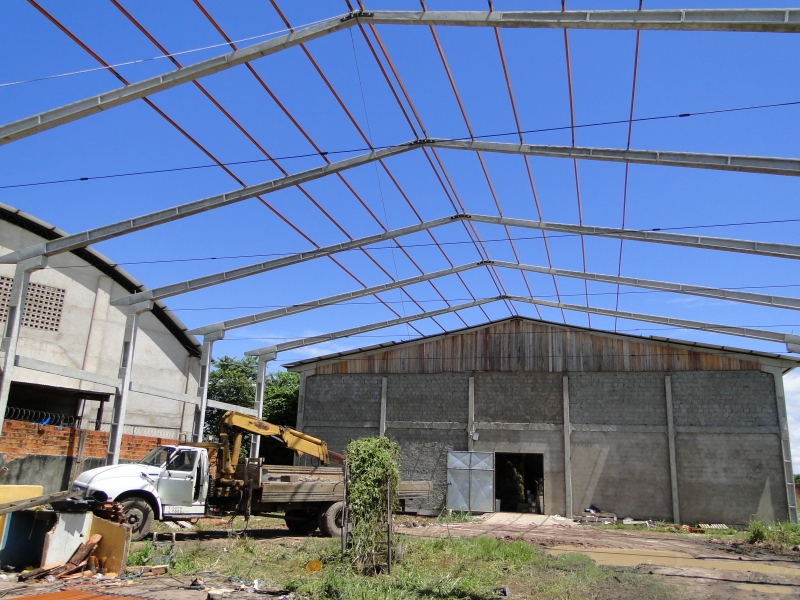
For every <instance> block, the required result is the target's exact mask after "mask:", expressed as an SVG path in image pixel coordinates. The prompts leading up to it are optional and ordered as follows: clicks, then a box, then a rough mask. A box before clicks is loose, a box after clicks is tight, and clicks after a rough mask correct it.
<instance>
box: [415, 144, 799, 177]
mask: <svg viewBox="0 0 800 600" xmlns="http://www.w3.org/2000/svg"><path fill="white" fill-rule="evenodd" d="M426 145H430V146H433V147H435V148H448V149H451V150H472V151H479V152H498V153H501V154H522V155H527V156H547V157H551V158H577V159H580V160H601V161H609V162H622V163H634V164H643V165H658V166H665V167H688V168H691V169H715V170H719V171H741V172H744V173H767V174H770V175H791V176H794V177H798V176H800V160H798V159H796V158H773V157H768V156H741V155H734V154H705V153H698V152H669V151H667V152H665V151H661V150H624V149H619V148H588V147H572V146H546V145H535V144H511V143H503V142H482V141H468V140H431V141H430V142H427V143H426Z"/></svg>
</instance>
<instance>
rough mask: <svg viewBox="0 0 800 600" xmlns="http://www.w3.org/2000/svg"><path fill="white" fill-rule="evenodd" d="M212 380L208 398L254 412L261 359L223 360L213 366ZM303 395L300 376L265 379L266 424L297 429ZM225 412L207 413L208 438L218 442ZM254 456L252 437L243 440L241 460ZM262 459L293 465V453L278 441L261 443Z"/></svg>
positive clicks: (269, 375) (284, 374) (285, 374)
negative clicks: (251, 409)
mask: <svg viewBox="0 0 800 600" xmlns="http://www.w3.org/2000/svg"><path fill="white" fill-rule="evenodd" d="M211 367H212V370H211V373H210V374H209V376H208V397H209V398H210V399H213V400H217V401H218V402H226V403H228V404H234V405H236V406H242V407H245V408H253V406H254V404H255V393H256V372H257V369H258V359H257V358H255V357H252V356H245V357H244V358H241V359H238V358H233V357H230V356H223V357H221V358H218V359H216V360H214V361H212V363H211ZM299 392H300V377H299V375H298V374H297V373H289V372H284V371H280V372H275V373H267V374H266V376H265V378H264V410H263V418H264V420H265V421H269V422H270V423H274V424H275V425H283V426H286V427H295V426H296V424H297V399H298V396H299ZM222 414H223V413H222V411H220V410H217V409H214V408H209V409H207V410H206V424H205V431H204V433H205V435H206V436H207V437H213V438H216V437H217V436H218V435H219V422H220V418H221V417H222ZM249 454H250V435H249V434H245V435H244V436H243V438H242V450H241V453H240V456H248V455H249ZM260 454H261V456H262V457H263V458H264V462H266V463H270V464H291V463H292V457H293V453H292V452H291V450H287V449H286V448H284V447H283V446H282V445H281V444H280V443H279V442H277V441H276V440H272V439H270V438H262V439H261V450H260Z"/></svg>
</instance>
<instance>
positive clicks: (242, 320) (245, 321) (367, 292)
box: [187, 261, 486, 335]
mask: <svg viewBox="0 0 800 600" xmlns="http://www.w3.org/2000/svg"><path fill="white" fill-rule="evenodd" d="M485 264H486V263H485V262H483V261H480V262H475V263H467V264H465V265H460V266H458V267H453V268H450V269H442V270H441V271H434V272H433V273H424V274H422V275H417V276H415V277H409V278H408V279H399V280H397V281H392V282H390V283H383V284H381V285H376V286H373V287H368V288H364V289H363V290H356V291H354V292H346V293H344V294H336V295H334V296H328V297H327V298H320V299H319V300H311V301H309V302H302V303H300V304H294V305H292V306H287V307H285V308H277V309H275V310H269V311H266V312H260V313H256V314H252V315H247V316H244V317H238V318H236V319H229V320H227V321H221V322H219V323H212V324H210V325H204V326H203V327H198V328H197V329H192V330H191V331H188V332H187V333H188V334H189V335H206V334H208V333H211V332H213V331H228V330H231V329H237V328H239V327H247V326H248V325H254V324H256V323H263V322H264V321H271V320H272V319H278V318H280V317H286V316H288V315H294V314H297V313H300V312H304V311H307V310H313V309H315V308H320V307H323V306H329V305H331V304H338V303H340V302H347V301H348V300H354V299H356V298H363V297H364V296H371V295H372V294H380V293H381V292H387V291H389V290H395V289H397V288H402V287H404V286H407V285H414V284H415V283H421V282H423V281H431V280H433V279H439V278H440V277H445V276H447V275H454V274H456V273H461V272H462V271H468V270H470V269H477V268H479V267H483V266H484V265H485ZM425 314H429V313H425Z"/></svg>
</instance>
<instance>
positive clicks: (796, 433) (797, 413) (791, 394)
mask: <svg viewBox="0 0 800 600" xmlns="http://www.w3.org/2000/svg"><path fill="white" fill-rule="evenodd" d="M783 387H784V390H785V392H786V413H787V415H788V417H789V419H788V421H789V438H790V439H791V442H792V467H793V468H794V472H795V473H800V372H799V371H797V370H795V371H792V372H791V373H789V374H788V375H786V376H784V378H783Z"/></svg>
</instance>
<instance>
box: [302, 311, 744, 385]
mask: <svg viewBox="0 0 800 600" xmlns="http://www.w3.org/2000/svg"><path fill="white" fill-rule="evenodd" d="M745 369H759V364H758V363H757V362H754V361H745V360H739V359H736V358H728V357H726V356H724V355H719V354H711V353H707V352H699V351H696V350H691V349H689V348H680V347H677V346H670V345H668V344H665V343H660V342H650V343H643V342H638V341H635V340H628V339H624V338H616V337H611V336H604V335H597V334H593V333H590V332H587V331H581V330H576V329H569V328H565V327H563V326H555V325H548V324H544V323H536V322H530V321H522V320H519V321H518V320H509V321H504V322H502V323H497V324H495V325H491V326H489V327H486V328H483V329H479V330H477V331H469V332H465V333H461V334H457V335H452V336H447V337H444V338H440V339H434V340H430V341H425V342H420V343H411V344H408V345H403V346H397V347H394V348H390V349H387V350H384V351H378V352H374V353H365V354H362V355H354V356H353V358H347V359H345V360H342V361H339V362H335V363H330V364H327V365H319V366H318V367H317V373H318V374H320V375H322V374H332V373H443V372H464V371H548V372H565V371H568V372H592V371H664V372H674V371H729V370H730V371H736V370H745Z"/></svg>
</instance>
